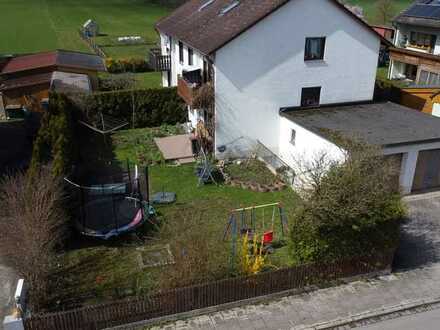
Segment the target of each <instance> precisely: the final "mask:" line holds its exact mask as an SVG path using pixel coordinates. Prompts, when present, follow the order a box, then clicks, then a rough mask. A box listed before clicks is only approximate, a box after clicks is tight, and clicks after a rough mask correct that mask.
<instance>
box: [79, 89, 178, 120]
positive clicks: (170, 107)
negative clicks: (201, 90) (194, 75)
mask: <svg viewBox="0 0 440 330" xmlns="http://www.w3.org/2000/svg"><path fill="white" fill-rule="evenodd" d="M86 104H87V110H86V112H87V115H88V117H91V118H93V117H94V115H96V114H98V113H100V112H102V113H103V114H104V115H110V116H112V117H114V118H116V119H121V120H125V121H128V122H129V123H130V127H131V126H132V125H131V124H132V122H133V104H134V108H135V116H134V128H144V127H157V126H160V125H162V124H169V125H174V124H177V123H183V122H185V121H186V111H185V104H184V103H183V101H182V100H181V98H180V97H179V96H178V95H177V89H176V88H157V89H142V90H123V91H111V92H100V93H95V94H92V95H90V96H87V101H86Z"/></svg>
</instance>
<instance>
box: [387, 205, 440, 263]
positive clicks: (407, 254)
mask: <svg viewBox="0 0 440 330" xmlns="http://www.w3.org/2000/svg"><path fill="white" fill-rule="evenodd" d="M412 203H413V204H410V205H409V209H410V212H409V216H408V218H406V219H405V220H404V222H403V224H402V226H401V237H400V245H399V248H398V249H397V252H396V255H395V258H394V263H393V269H394V270H396V271H405V270H412V269H415V268H421V267H429V266H432V265H434V264H439V263H440V239H439V238H440V221H438V219H436V210H435V209H432V207H431V208H429V206H428V205H425V203H426V201H417V204H415V203H414V202H412Z"/></svg>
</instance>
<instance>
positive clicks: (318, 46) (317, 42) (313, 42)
mask: <svg viewBox="0 0 440 330" xmlns="http://www.w3.org/2000/svg"><path fill="white" fill-rule="evenodd" d="M324 49H325V38H306V47H305V51H304V61H314V60H323V59H324Z"/></svg>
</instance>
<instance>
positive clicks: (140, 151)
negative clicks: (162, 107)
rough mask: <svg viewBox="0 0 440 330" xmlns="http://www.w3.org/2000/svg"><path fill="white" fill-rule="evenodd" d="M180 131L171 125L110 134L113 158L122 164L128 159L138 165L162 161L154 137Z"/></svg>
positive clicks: (180, 131)
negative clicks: (113, 147)
mask: <svg viewBox="0 0 440 330" xmlns="http://www.w3.org/2000/svg"><path fill="white" fill-rule="evenodd" d="M182 133H183V131H182V130H181V129H180V128H178V127H176V126H171V125H163V126H161V127H158V128H139V129H131V130H123V131H119V132H116V133H115V134H113V135H112V143H113V146H115V149H114V154H115V158H116V160H118V161H119V162H120V163H122V164H125V162H126V161H127V160H128V161H129V162H130V163H131V164H138V165H140V166H145V165H149V164H155V163H156V164H157V163H162V162H163V161H164V159H163V157H162V154H161V153H160V151H159V149H158V148H157V146H156V143H154V138H155V137H165V136H170V135H175V134H182Z"/></svg>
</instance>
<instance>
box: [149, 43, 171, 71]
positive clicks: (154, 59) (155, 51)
mask: <svg viewBox="0 0 440 330" xmlns="http://www.w3.org/2000/svg"><path fill="white" fill-rule="evenodd" d="M148 62H149V64H150V67H151V69H153V70H154V71H170V70H171V56H170V55H162V52H161V50H160V49H159V48H152V49H150V54H149V61H148Z"/></svg>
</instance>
